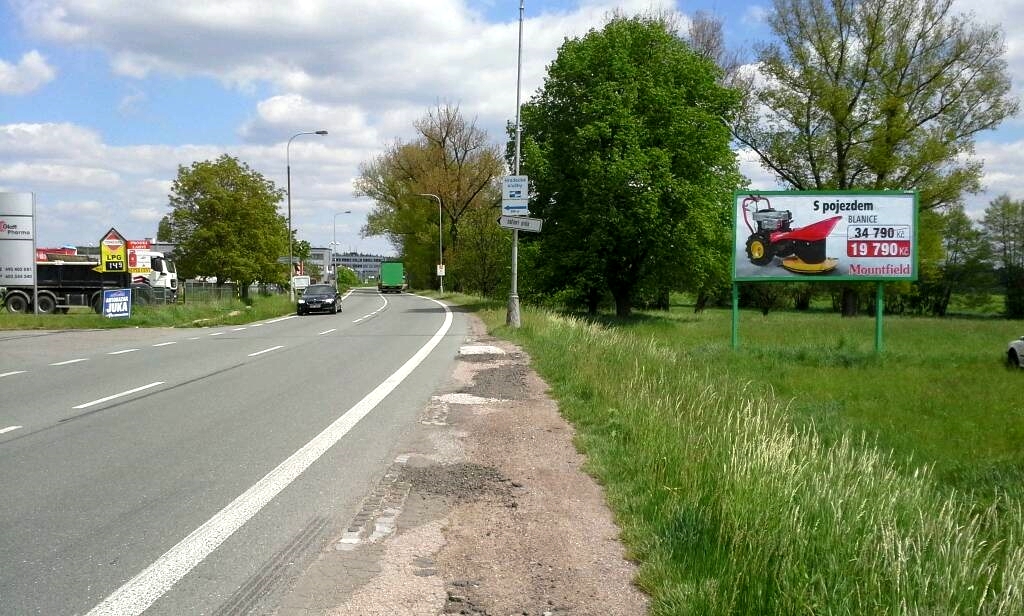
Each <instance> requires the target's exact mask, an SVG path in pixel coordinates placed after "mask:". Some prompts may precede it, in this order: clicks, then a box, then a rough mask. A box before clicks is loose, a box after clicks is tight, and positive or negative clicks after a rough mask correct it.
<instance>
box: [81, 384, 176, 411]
mask: <svg viewBox="0 0 1024 616" xmlns="http://www.w3.org/2000/svg"><path fill="white" fill-rule="evenodd" d="M163 384H164V382H163V381H156V382H155V383H150V384H149V385H143V386H142V387H136V388H135V389H129V390H128V391H122V392H121V393H119V394H114V395H113V396H107V397H106V398H100V399H99V400H93V401H92V402H86V403H85V404H79V405H78V406H73V407H71V408H73V409H87V408H89V407H90V406H96V405H97V404H103V403H104V402H109V401H110V400H114V399H115V398H121V397H124V396H130V395H131V394H134V393H136V392H140V391H143V390H146V389H149V388H151V387H156V386H157V385H163Z"/></svg>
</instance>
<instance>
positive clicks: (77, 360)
mask: <svg viewBox="0 0 1024 616" xmlns="http://www.w3.org/2000/svg"><path fill="white" fill-rule="evenodd" d="M80 361H89V358H88V357H79V358H78V359H69V360H67V361H59V362H57V363H55V364H50V365H51V366H66V365H68V364H77V363H78V362H80Z"/></svg>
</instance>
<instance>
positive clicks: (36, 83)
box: [0, 51, 57, 94]
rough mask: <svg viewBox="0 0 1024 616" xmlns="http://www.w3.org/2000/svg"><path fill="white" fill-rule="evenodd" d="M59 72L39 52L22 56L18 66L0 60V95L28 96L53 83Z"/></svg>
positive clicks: (31, 52)
mask: <svg viewBox="0 0 1024 616" xmlns="http://www.w3.org/2000/svg"><path fill="white" fill-rule="evenodd" d="M56 75H57V71H56V70H54V69H53V67H51V66H50V65H49V64H48V63H47V62H46V58H44V57H43V55H42V54H40V53H39V52H38V51H30V52H28V53H26V54H25V55H23V56H21V60H19V61H18V63H17V64H11V63H9V62H5V61H3V60H0V94H28V93H30V92H34V91H35V90H38V89H39V88H41V87H42V86H44V85H45V84H47V83H49V82H51V81H53V78H54V77H55V76H56Z"/></svg>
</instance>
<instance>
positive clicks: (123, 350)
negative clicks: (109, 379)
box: [107, 349, 138, 355]
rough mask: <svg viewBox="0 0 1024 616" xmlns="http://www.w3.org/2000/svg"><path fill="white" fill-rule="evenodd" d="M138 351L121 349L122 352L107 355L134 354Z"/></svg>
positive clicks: (112, 352)
mask: <svg viewBox="0 0 1024 616" xmlns="http://www.w3.org/2000/svg"><path fill="white" fill-rule="evenodd" d="M135 351H138V349H121V350H120V351H111V352H109V353H107V355H124V354H125V353H134V352H135Z"/></svg>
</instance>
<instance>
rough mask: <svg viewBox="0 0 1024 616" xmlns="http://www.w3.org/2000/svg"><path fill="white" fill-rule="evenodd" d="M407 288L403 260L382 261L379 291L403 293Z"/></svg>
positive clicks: (378, 279)
mask: <svg viewBox="0 0 1024 616" xmlns="http://www.w3.org/2000/svg"><path fill="white" fill-rule="evenodd" d="M404 290H405V265H404V264H403V263H402V262H401V261H381V264H380V272H379V275H378V276H377V291H378V292H380V293H401V292H402V291H404Z"/></svg>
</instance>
